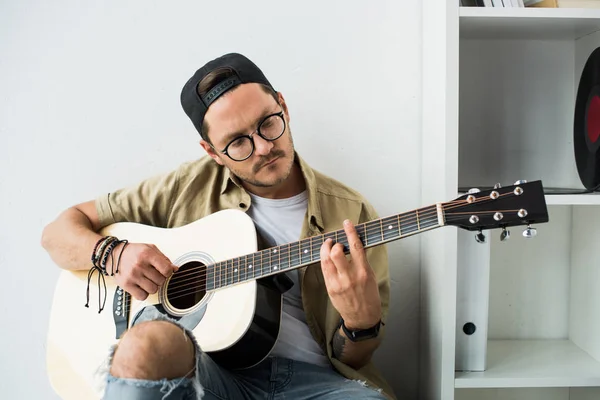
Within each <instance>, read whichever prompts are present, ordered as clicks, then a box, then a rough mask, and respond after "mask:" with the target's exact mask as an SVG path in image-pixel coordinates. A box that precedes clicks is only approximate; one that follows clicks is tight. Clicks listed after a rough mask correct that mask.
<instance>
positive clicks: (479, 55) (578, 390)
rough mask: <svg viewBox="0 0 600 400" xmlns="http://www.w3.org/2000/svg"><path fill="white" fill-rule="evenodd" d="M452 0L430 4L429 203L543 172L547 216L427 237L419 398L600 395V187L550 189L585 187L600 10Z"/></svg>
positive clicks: (426, 80)
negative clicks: (578, 146)
mask: <svg viewBox="0 0 600 400" xmlns="http://www.w3.org/2000/svg"><path fill="white" fill-rule="evenodd" d="M454 3H457V2H448V1H447V0H430V1H427V2H423V6H422V7H423V59H422V62H423V71H424V76H423V135H424V139H423V140H424V143H430V144H431V145H430V146H424V148H423V154H422V159H423V162H422V170H423V172H422V176H423V190H422V195H423V201H424V202H425V203H426V204H428V203H427V202H431V201H436V200H439V199H440V198H441V199H446V198H454V197H456V196H457V195H460V194H461V193H460V192H459V191H458V190H457V188H464V187H467V188H468V187H489V186H493V185H494V184H495V183H497V182H499V183H501V184H502V185H505V186H506V185H511V184H512V183H513V182H514V181H516V180H520V179H525V180H530V181H532V180H538V179H541V180H542V182H543V184H544V187H546V188H548V194H546V195H545V199H546V204H547V206H548V213H549V217H550V222H548V223H546V224H540V225H538V226H536V228H537V231H538V235H537V236H536V237H535V238H533V239H525V238H523V237H522V236H521V235H520V233H521V230H522V229H516V227H513V228H512V229H511V238H510V240H508V241H506V242H501V241H500V240H499V236H498V235H499V232H496V231H491V232H487V235H488V239H489V240H488V241H487V242H486V243H485V244H479V243H477V244H475V241H474V238H473V233H472V232H467V231H464V230H460V229H457V230H453V229H447V230H438V231H436V232H435V233H433V232H432V234H428V235H424V236H423V238H422V239H421V240H422V251H421V260H422V265H421V271H422V273H421V293H422V296H421V297H422V310H421V311H422V313H421V314H422V316H423V317H422V322H421V332H422V335H421V336H422V345H421V366H420V376H421V377H422V379H421V383H420V385H419V387H420V391H421V393H420V396H419V398H420V399H421V398H422V399H443V400H451V399H460V400H467V399H469V400H470V399H479V400H488V399H494V400H503V399H506V400H508V399H510V400H518V399H528V400H529V399H538V398H539V399H542V398H543V399H552V400H591V399H600V257H598V249H600V193H590V194H551V193H552V191H551V189H554V188H561V189H573V190H578V191H580V190H582V189H583V185H582V184H581V181H580V179H579V176H578V173H577V168H576V165H575V156H574V151H573V115H574V107H575V97H576V94H577V89H578V85H579V78H580V76H581V72H582V70H583V67H584V64H585V62H586V61H587V58H588V56H589V55H590V54H591V52H592V51H593V50H594V49H595V48H597V47H600V10H599V9H543V8H525V9H520V8H513V9H511V8H507V9H497V8H477V7H459V6H458V5H457V4H454ZM469 322H472V323H474V324H475V326H476V327H477V329H476V330H475V332H474V333H471V332H468V333H465V332H464V331H463V327H464V325H465V324H466V323H469ZM465 365H466V366H471V368H465Z"/></svg>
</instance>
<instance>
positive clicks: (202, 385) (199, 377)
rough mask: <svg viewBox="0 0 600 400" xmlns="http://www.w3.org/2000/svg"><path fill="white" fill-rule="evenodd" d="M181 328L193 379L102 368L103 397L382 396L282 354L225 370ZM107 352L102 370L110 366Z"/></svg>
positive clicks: (233, 399) (130, 399)
mask: <svg viewBox="0 0 600 400" xmlns="http://www.w3.org/2000/svg"><path fill="white" fill-rule="evenodd" d="M157 319H163V318H157ZM171 322H173V321H171ZM173 323H175V322H173ZM178 325H179V324H178ZM179 326H181V325H179ZM181 327H182V328H183V329H185V330H186V332H187V333H188V335H189V336H190V338H191V339H192V341H193V343H194V345H195V346H196V360H197V363H196V366H197V368H196V371H195V377H194V378H179V379H172V380H166V379H163V380H159V381H148V380H142V379H121V378H115V377H114V376H112V375H110V373H108V372H107V373H106V380H105V385H106V386H105V392H104V397H103V399H105V400H117V399H119V400H120V399H127V400H141V399H144V400H162V399H165V400H195V399H203V400H216V399H218V400H237V399H282V400H283V399H326V400H342V399H344V400H347V399H365V400H369V399H386V397H385V396H384V395H383V394H381V393H380V392H379V391H378V390H375V389H371V388H369V387H367V386H366V385H365V384H364V383H363V382H359V381H353V380H348V379H346V378H345V377H343V376H342V375H340V374H339V373H337V372H336V371H335V370H334V369H333V368H327V367H320V366H317V365H312V364H308V363H304V362H300V361H295V360H290V359H285V358H279V357H268V358H266V359H265V360H263V361H262V362H261V363H260V364H258V365H256V366H255V367H253V368H250V369H246V370H241V371H228V370H226V369H224V368H222V367H220V366H219V365H218V364H216V363H215V362H214V361H213V360H212V359H211V358H210V356H209V355H207V354H206V353H204V352H202V351H201V350H200V348H199V347H198V344H197V342H196V341H195V340H194V337H193V334H192V333H191V332H190V331H189V330H188V329H187V328H185V327H183V326H181ZM113 351H114V349H113V350H111V354H110V356H109V359H108V362H107V368H110V363H111V361H112V352H113Z"/></svg>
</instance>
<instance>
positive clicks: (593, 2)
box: [459, 0, 600, 8]
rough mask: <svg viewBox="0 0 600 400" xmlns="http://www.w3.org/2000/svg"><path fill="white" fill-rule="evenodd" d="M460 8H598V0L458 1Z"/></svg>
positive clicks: (599, 5) (599, 0)
mask: <svg viewBox="0 0 600 400" xmlns="http://www.w3.org/2000/svg"><path fill="white" fill-rule="evenodd" d="M459 5H460V6H461V7H496V8H508V7H518V8H524V7H528V8H529V7H531V8H600V0H459Z"/></svg>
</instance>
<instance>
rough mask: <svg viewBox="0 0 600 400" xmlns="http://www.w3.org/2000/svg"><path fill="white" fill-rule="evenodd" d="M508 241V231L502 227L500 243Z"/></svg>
mask: <svg viewBox="0 0 600 400" xmlns="http://www.w3.org/2000/svg"><path fill="white" fill-rule="evenodd" d="M508 239H510V231H509V230H506V227H504V226H503V227H502V233H500V241H501V242H506V241H507V240H508Z"/></svg>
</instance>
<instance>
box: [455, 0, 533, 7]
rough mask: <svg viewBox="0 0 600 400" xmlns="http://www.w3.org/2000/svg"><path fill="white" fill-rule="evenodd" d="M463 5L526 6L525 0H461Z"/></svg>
mask: <svg viewBox="0 0 600 400" xmlns="http://www.w3.org/2000/svg"><path fill="white" fill-rule="evenodd" d="M459 4H460V5H461V6H462V7H496V8H509V7H510V8H512V7H525V3H524V0H460V2H459Z"/></svg>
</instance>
